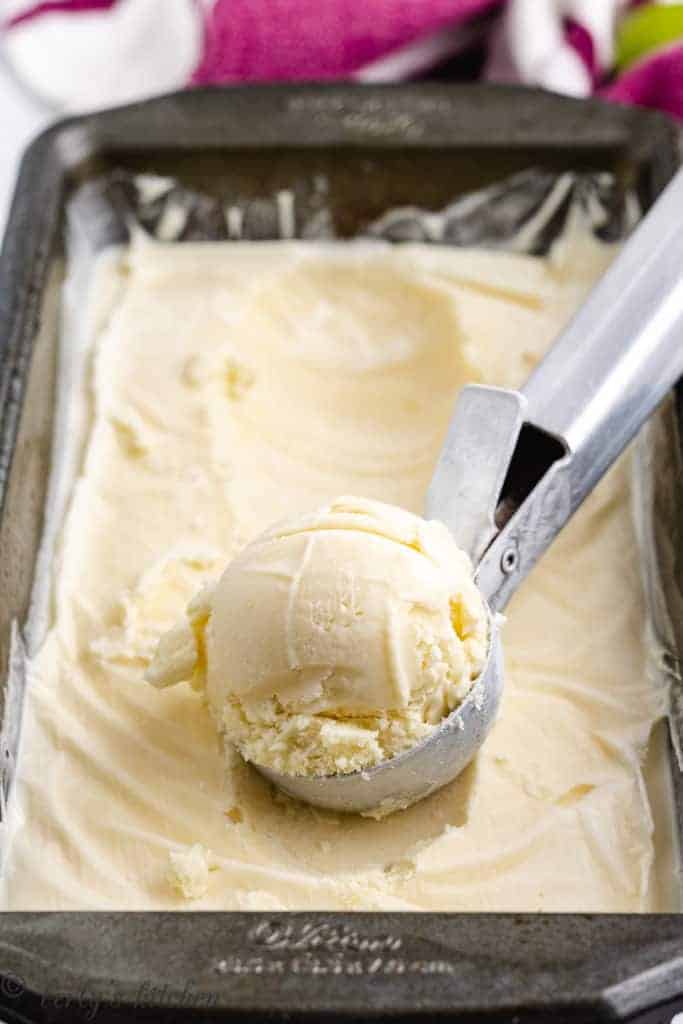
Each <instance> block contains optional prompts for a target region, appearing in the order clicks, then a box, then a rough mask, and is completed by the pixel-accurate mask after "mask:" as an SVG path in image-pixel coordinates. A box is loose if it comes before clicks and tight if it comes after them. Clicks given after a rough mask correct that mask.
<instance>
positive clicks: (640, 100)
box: [602, 43, 683, 118]
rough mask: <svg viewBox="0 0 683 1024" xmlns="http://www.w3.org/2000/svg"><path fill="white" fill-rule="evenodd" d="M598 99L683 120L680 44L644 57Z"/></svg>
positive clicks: (681, 55)
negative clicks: (601, 98)
mask: <svg viewBox="0 0 683 1024" xmlns="http://www.w3.org/2000/svg"><path fill="white" fill-rule="evenodd" d="M602 95H603V96H605V97H607V99H610V100H616V101H617V102H620V103H635V104H636V105H637V106H641V107H656V108H657V109H658V110H663V111H664V112H665V113H667V114H673V115H674V116H675V117H679V118H683V43H675V44H674V45H673V46H669V47H667V48H666V49H664V50H659V51H657V53H654V54H651V55H650V56H648V57H645V58H644V59H643V60H641V61H639V62H638V63H637V64H634V65H633V67H632V68H630V69H629V70H628V71H627V72H626V73H625V74H623V75H622V76H621V77H620V78H618V79H617V81H616V82H614V83H613V84H612V85H609V86H608V87H607V88H606V89H603V90H602Z"/></svg>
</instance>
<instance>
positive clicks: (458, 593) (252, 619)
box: [147, 498, 488, 775]
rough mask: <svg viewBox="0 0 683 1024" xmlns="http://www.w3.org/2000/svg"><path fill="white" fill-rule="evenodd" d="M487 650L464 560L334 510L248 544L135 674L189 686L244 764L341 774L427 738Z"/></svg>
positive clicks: (420, 524)
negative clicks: (140, 672)
mask: <svg viewBox="0 0 683 1024" xmlns="http://www.w3.org/2000/svg"><path fill="white" fill-rule="evenodd" d="M487 641H488V637H487V616H486V610H485V605H484V602H483V600H482V597H481V595H480V593H479V590H478V588H477V586H476V584H475V583H474V581H473V578H472V566H471V563H470V561H469V559H468V557H467V555H466V554H465V553H464V552H463V551H461V550H460V549H459V548H458V546H457V545H456V543H455V541H454V540H453V538H452V537H451V535H450V533H449V531H448V530H447V529H446V527H445V526H443V524H441V523H438V522H427V521H425V520H424V519H421V518H420V517H419V516H415V515H412V514H411V513H409V512H405V511H404V510H402V509H399V508H396V507H394V506H391V505H385V504H381V503H380V502H375V501H369V500H365V499H360V498H339V499H338V500H336V501H334V502H332V503H331V504H330V505H328V506H327V507H325V508H322V509H320V510H318V511H317V512H314V513H312V514H310V515H306V516H303V517H300V518H297V519H295V520H292V521H291V522H284V523H280V524H278V525H277V526H275V527H273V528H272V529H270V530H268V531H266V532H265V533H264V534H262V535H261V536H260V537H257V538H256V539H255V540H254V541H252V542H251V543H250V544H248V545H247V546H246V547H245V548H244V549H243V550H242V552H241V553H240V554H239V555H238V557H237V558H235V559H234V561H233V562H231V563H230V565H228V567H227V569H226V570H225V572H224V573H223V576H222V577H221V578H220V580H219V581H218V583H216V584H215V585H214V586H212V587H209V588H207V589H205V590H204V591H202V592H201V593H200V594H199V595H198V596H197V598H195V600H194V601H193V602H192V603H191V604H190V606H189V608H188V616H187V621H186V622H184V623H182V624H181V625H180V626H178V627H177V628H176V629H175V630H172V631H171V632H170V633H169V634H167V635H166V636H165V637H163V638H162V640H161V642H160V644H159V648H158V651H157V654H156V657H155V660H154V662H153V663H152V665H151V667H150V669H149V671H148V674H147V678H148V680H149V681H150V682H151V683H152V684H153V685H155V686H160V687H162V686H167V685H171V684H173V683H176V682H180V681H183V680H189V681H191V682H193V683H194V685H196V686H197V687H199V688H202V689H204V690H205V693H206V697H207V699H208V702H209V705H210V708H211V710H212V713H213V715H214V717H215V720H216V723H217V725H218V727H219V729H220V730H221V732H222V733H223V734H224V735H225V737H226V739H227V740H228V741H230V742H231V743H234V744H235V745H236V746H237V747H238V749H239V750H240V752H241V753H242V755H243V756H244V757H245V758H246V759H247V760H249V761H254V762H256V763H258V764H261V765H265V766H267V767H271V768H273V769H275V770H276V771H278V772H285V773H288V774H295V775H323V774H332V773H339V772H342V773H343V772H351V771H356V770H358V769H362V768H367V767H370V766H372V765H375V764H378V763H379V762H380V761H383V760H385V759H387V758H390V757H393V756H394V755H395V754H398V753H400V752H401V751H403V750H406V749H407V748H409V747H411V746H413V745H414V744H415V743H417V742H418V741H419V740H421V739H423V738H424V737H425V736H427V735H428V734H429V733H430V732H431V731H432V730H433V729H434V728H435V726H436V725H438V723H439V722H440V721H441V719H442V718H443V717H444V716H445V715H447V714H449V712H450V711H452V710H453V709H454V708H455V707H456V706H457V705H458V704H459V703H460V702H461V701H462V700H463V698H464V697H465V696H466V694H467V693H468V691H469V689H470V688H471V686H472V683H473V681H474V680H475V679H476V678H477V676H478V675H479V673H480V671H481V669H482V667H483V664H484V660H485V657H486V650H487Z"/></svg>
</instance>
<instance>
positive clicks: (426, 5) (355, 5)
mask: <svg viewBox="0 0 683 1024" xmlns="http://www.w3.org/2000/svg"><path fill="white" fill-rule="evenodd" d="M502 2H503V0H362V2H360V3H359V2H358V0H217V2H216V4H215V6H214V8H213V11H212V12H211V13H210V14H209V16H208V20H207V25H206V38H205V46H204V55H203V58H202V60H201V62H200V64H199V67H198V68H197V70H196V71H195V74H194V76H193V81H194V82H195V83H196V84H204V83H207V82H234V81H241V82H255V81H283V80H289V81H297V80H298V81H302V80H306V79H308V80H318V81H320V80H325V79H328V80H329V79H335V78H344V77H345V76H348V75H349V74H352V73H353V72H354V71H357V70H358V69H359V68H361V67H363V65H365V64H368V63H370V62H372V61H375V60H378V59H379V58H380V57H384V56H385V55H387V54H388V53H390V52H391V51H393V50H397V49H400V48H401V47H404V46H406V45H408V44H410V43H412V42H414V41H415V40H417V39H419V38H420V37H421V36H428V35H430V34H431V33H433V32H435V31H438V30H439V29H442V28H444V27H446V26H449V27H452V26H456V25H458V24H459V23H460V22H461V21H464V20H465V19H467V18H469V17H472V16H473V15H476V14H481V13H484V12H485V11H488V10H492V9H493V8H495V7H498V6H500V5H501V3H502Z"/></svg>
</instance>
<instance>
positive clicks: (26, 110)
mask: <svg viewBox="0 0 683 1024" xmlns="http://www.w3.org/2000/svg"><path fill="white" fill-rule="evenodd" d="M50 120H51V114H50V111H49V110H48V109H47V108H46V107H45V106H43V105H42V104H41V103H39V102H38V101H37V100H34V99H33V98H32V97H31V96H29V95H28V94H27V93H26V91H25V90H24V89H23V88H22V87H21V86H20V85H19V84H18V82H16V81H15V79H14V78H13V77H12V75H11V73H10V71H9V69H8V67H7V65H6V64H5V62H4V61H3V60H2V56H1V55H0V235H1V234H2V233H4V230H5V221H6V218H7V212H8V209H9V203H10V199H11V196H12V192H13V190H14V182H15V180H16V176H17V170H18V167H19V160H20V157H21V154H22V153H23V151H24V149H25V148H26V146H27V145H28V143H29V142H30V141H31V139H32V138H33V137H34V136H35V135H37V134H38V132H39V131H40V130H41V128H44V127H45V125H47V124H49V122H50Z"/></svg>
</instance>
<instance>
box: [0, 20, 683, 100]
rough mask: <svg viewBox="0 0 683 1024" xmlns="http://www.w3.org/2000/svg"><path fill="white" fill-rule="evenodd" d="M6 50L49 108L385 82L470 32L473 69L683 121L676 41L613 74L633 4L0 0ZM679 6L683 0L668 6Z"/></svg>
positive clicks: (421, 70) (456, 48)
mask: <svg viewBox="0 0 683 1024" xmlns="http://www.w3.org/2000/svg"><path fill="white" fill-rule="evenodd" d="M0 5H1V6H0V12H2V15H1V16H2V27H3V29H4V32H3V40H4V47H3V52H4V55H5V58H6V60H7V61H8V62H9V63H10V65H11V66H12V68H13V69H14V71H15V73H16V75H17V76H18V77H19V79H20V80H21V81H22V82H23V83H24V84H25V85H26V86H28V87H29V88H30V89H31V90H32V91H33V92H34V93H35V94H36V95H38V96H39V97H41V98H42V99H43V100H44V101H45V102H46V103H47V104H48V105H49V106H50V107H52V108H53V109H59V110H84V109H95V108H98V107H103V106H109V105H112V104H116V103H122V102H126V101H129V100H132V99H138V98H142V97H145V96H150V95H154V94H155V93H160V92H165V91H168V90H171V89H176V88H180V87H183V86H186V85H187V86H191V85H197V84H207V83H214V82H264V81H311V80H314V81H331V80H341V79H347V80H357V81H393V80H401V79H406V78H412V77H415V76H417V75H424V74H426V73H428V71H429V69H430V67H432V66H434V65H436V64H438V63H441V62H442V61H443V60H445V59H453V58H454V57H455V56H456V55H457V54H458V53H459V52H461V51H463V50H465V49H467V48H468V47H470V46H471V45H472V44H473V43H474V42H475V41H478V42H483V43H484V45H485V46H486V49H487V53H488V57H487V60H486V63H485V67H484V75H485V77H486V78H488V79H490V80H493V81H505V82H510V81H514V82H525V83H528V84H534V85H540V86H542V87H545V88H548V89H552V90H554V91H557V92H562V93H566V94H569V95H573V96H588V95H590V94H591V93H593V92H599V93H602V94H604V95H605V96H607V97H608V98H611V99H614V100H617V101H621V102H627V103H639V104H644V105H646V106H652V107H659V108H661V109H663V110H666V111H668V112H669V113H672V114H674V115H677V116H679V117H681V118H683V37H682V38H681V39H679V40H673V41H671V40H669V41H668V43H667V45H666V46H665V47H662V48H657V49H655V50H654V52H648V54H647V55H646V56H643V57H642V59H639V60H637V61H635V63H634V64H633V65H632V66H630V67H629V68H628V69H627V70H626V71H625V72H624V73H623V74H622V75H621V76H615V75H614V73H613V66H614V60H615V33H616V31H617V26H618V24H619V21H620V19H621V18H623V17H624V16H625V15H626V13H627V8H630V7H632V6H635V4H634V2H633V0H43V2H36V0H0ZM678 6H681V7H683V5H678Z"/></svg>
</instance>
